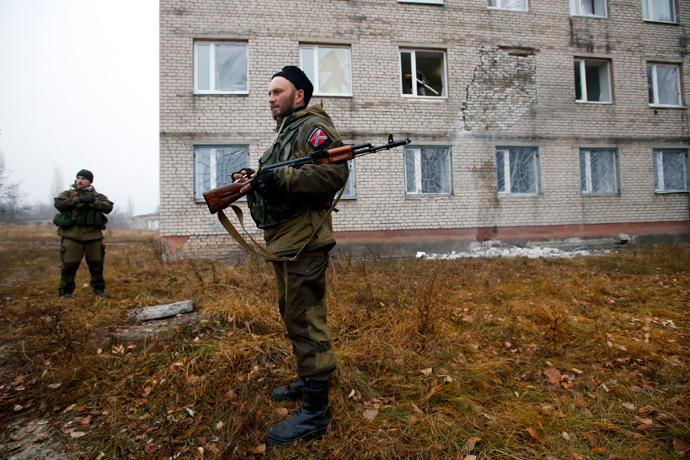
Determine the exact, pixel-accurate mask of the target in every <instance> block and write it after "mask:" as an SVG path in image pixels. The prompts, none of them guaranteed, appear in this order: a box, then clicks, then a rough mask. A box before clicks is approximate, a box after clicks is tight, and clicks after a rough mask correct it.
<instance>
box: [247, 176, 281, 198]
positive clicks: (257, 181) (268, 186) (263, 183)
mask: <svg viewBox="0 0 690 460" xmlns="http://www.w3.org/2000/svg"><path fill="white" fill-rule="evenodd" d="M251 187H252V189H254V191H256V193H258V194H259V195H261V196H262V197H264V199H265V200H267V201H272V200H274V199H275V198H276V197H277V196H278V184H276V180H275V174H274V172H273V171H270V172H268V173H266V174H261V175H259V176H257V177H255V178H254V179H252V186H251Z"/></svg>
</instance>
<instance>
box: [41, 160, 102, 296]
mask: <svg viewBox="0 0 690 460" xmlns="http://www.w3.org/2000/svg"><path fill="white" fill-rule="evenodd" d="M92 182H93V173H92V172H91V171H88V170H86V169H82V170H81V171H79V172H78V173H77V180H75V181H74V184H72V187H71V188H70V190H65V191H64V192H62V193H60V196H58V197H57V198H55V207H56V208H57V210H58V211H60V214H58V215H57V216H55V219H54V220H53V222H54V223H55V225H57V226H58V231H57V233H58V235H60V236H61V237H62V241H61V243H60V260H61V261H62V267H61V277H60V284H59V285H58V292H59V294H60V296H62V297H63V298H65V299H72V293H73V292H74V276H75V275H76V274H77V270H78V269H79V265H80V264H81V259H82V258H83V257H84V256H86V265H87V266H88V267H89V272H90V273H91V287H92V288H93V292H94V294H95V295H97V296H98V297H107V296H108V295H107V294H106V293H105V280H104V279H103V259H104V256H105V246H104V245H103V230H105V224H106V223H107V222H108V218H107V217H106V216H105V214H108V213H109V212H110V211H112V210H113V203H112V202H110V201H109V200H108V197H107V196H105V195H103V194H101V193H98V192H96V189H94V188H93V185H91V183H92Z"/></svg>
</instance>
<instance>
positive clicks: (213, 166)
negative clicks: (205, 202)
mask: <svg viewBox="0 0 690 460" xmlns="http://www.w3.org/2000/svg"><path fill="white" fill-rule="evenodd" d="M248 166H249V146H247V145H223V146H202V147H194V197H195V198H203V195H204V192H205V191H207V190H211V189H212V188H216V187H220V186H221V185H225V184H229V183H230V182H232V173H234V172H236V171H239V170H241V169H242V168H246V167H248Z"/></svg>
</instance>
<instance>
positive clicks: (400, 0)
mask: <svg viewBox="0 0 690 460" xmlns="http://www.w3.org/2000/svg"><path fill="white" fill-rule="evenodd" d="M398 3H430V4H432V5H443V0H398Z"/></svg>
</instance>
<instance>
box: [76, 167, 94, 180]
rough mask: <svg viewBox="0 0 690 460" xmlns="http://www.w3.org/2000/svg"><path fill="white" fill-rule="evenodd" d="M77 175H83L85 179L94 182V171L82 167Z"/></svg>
mask: <svg viewBox="0 0 690 460" xmlns="http://www.w3.org/2000/svg"><path fill="white" fill-rule="evenodd" d="M77 176H81V177H83V178H85V179H88V180H89V182H93V173H92V172H91V171H89V170H88V169H82V170H81V171H79V172H78V173H77Z"/></svg>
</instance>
